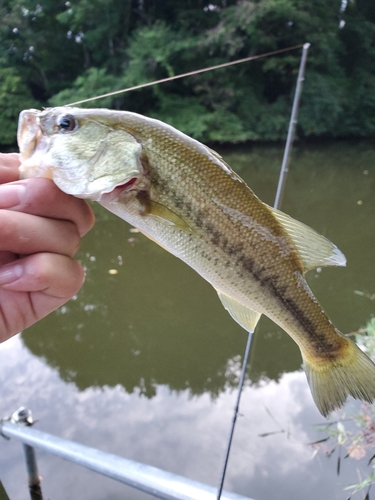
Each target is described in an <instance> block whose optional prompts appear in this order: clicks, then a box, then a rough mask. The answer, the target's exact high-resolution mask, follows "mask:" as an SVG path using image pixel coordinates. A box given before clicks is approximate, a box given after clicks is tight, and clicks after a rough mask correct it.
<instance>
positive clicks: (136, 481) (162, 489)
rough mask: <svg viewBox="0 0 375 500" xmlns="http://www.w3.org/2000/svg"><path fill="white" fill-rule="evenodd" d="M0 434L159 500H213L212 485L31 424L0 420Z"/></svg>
mask: <svg viewBox="0 0 375 500" xmlns="http://www.w3.org/2000/svg"><path fill="white" fill-rule="evenodd" d="M1 434H2V435H3V436H5V437H6V438H14V439H18V440H20V441H21V442H22V443H23V444H24V445H28V446H31V447H35V448H39V449H40V450H44V451H47V452H49V453H52V454H54V455H57V456H59V457H61V458H64V459H66V460H69V461H71V462H74V463H76V464H78V465H81V466H83V467H86V468H87V469H90V470H92V471H95V472H98V473H100V474H103V475H105V476H107V477H110V478H112V479H115V480H116V481H120V482H121V483H124V484H127V485H129V486H132V487H133V488H136V489H138V490H140V491H144V492H145V493H149V494H150V495H153V496H155V497H157V498H161V499H163V500H214V499H215V498H216V489H215V488H214V487H212V486H209V485H207V484H203V483H200V482H198V481H193V480H191V479H188V478H185V477H183V476H178V475H176V474H172V473H171V472H167V471H164V470H161V469H158V468H156V467H152V466H150V465H145V464H142V463H139V462H135V461H133V460H128V459H125V458H122V457H119V456H117V455H113V454H110V453H105V452H103V451H100V450H97V449H95V448H91V447H89V446H85V445H82V444H79V443H76V442H74V441H68V440H66V439H62V438H59V437H57V436H53V435H52V434H47V433H46V432H41V431H39V430H36V429H34V428H32V427H25V426H22V425H19V424H17V423H13V422H11V421H3V423H2V426H1ZM221 498H222V499H223V500H251V499H250V498H248V497H244V496H241V495H237V494H236V493H230V492H224V491H223V494H222V496H221Z"/></svg>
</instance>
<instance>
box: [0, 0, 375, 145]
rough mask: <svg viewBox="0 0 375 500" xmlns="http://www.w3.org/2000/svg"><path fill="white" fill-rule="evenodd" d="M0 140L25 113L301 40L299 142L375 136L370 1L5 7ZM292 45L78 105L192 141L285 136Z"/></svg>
mask: <svg viewBox="0 0 375 500" xmlns="http://www.w3.org/2000/svg"><path fill="white" fill-rule="evenodd" d="M0 17H1V20H2V22H1V25H0V40H1V43H0V144H2V145H11V144H13V143H14V142H15V131H16V126H17V118H18V113H19V112H20V111H21V110H22V109H25V108H29V107H37V108H41V107H43V106H51V105H53V106H54V105H58V104H66V103H69V102H74V101H78V100H80V99H83V98H87V97H92V96H94V95H98V94H102V93H105V92H110V91H113V90H117V89H122V88H124V87H129V86H132V85H136V84H140V83H144V82H148V81H153V80H157V79H161V78H165V77H168V76H173V75H177V74H180V73H184V72H188V71H192V70H195V69H199V68H204V67H207V66H212V65H215V64H220V63H224V62H228V61H234V60H236V59H239V58H245V57H248V56H251V55H256V54H262V53H266V52H270V51H274V50H278V49H283V48H287V47H292V46H295V45H299V44H303V43H305V42H310V43H311V48H310V50H309V56H308V63H307V72H306V80H305V84H304V89H303V96H302V105H301V110H300V118H299V126H298V136H299V137H322V136H323V137H370V136H373V135H374V134H375V78H374V74H375V3H374V2H373V0H314V2H311V1H310V0H254V1H251V0H239V1H235V0H216V1H215V0H212V1H211V2H210V1H208V0H183V1H179V2H176V1H174V0H70V1H65V2H61V1H59V2H56V1H55V0H44V1H43V2H40V3H39V2H38V0H4V1H3V2H1V4H0ZM300 50H301V49H298V50H297V49H296V50H293V51H290V52H285V53H281V54H278V55H275V56H272V57H267V58H262V59H259V60H256V61H251V62H247V63H244V64H241V65H238V66H233V67H229V68H225V69H219V70H215V71H212V72H208V73H204V74H201V75H196V76H191V77H188V78H185V79H182V80H176V81H174V82H169V83H164V84H161V85H156V86H153V87H150V88H147V89H144V90H140V91H133V92H131V93H129V94H122V95H119V96H115V97H112V98H106V99H102V100H100V101H94V102H92V103H89V104H87V106H89V107H95V106H100V107H113V108H116V109H127V110H131V111H136V112H140V113H144V114H147V115H148V116H154V117H158V118H160V119H162V120H164V121H167V122H169V123H170V124H172V125H174V126H176V127H177V128H180V129H181V130H183V131H184V132H186V133H188V134H189V135H192V136H193V137H195V138H197V139H199V140H202V141H206V142H207V141H209V142H212V141H220V142H226V143H237V142H241V141H249V140H250V141H276V140H283V139H285V136H286V131H287V125H288V120H289V115H290V110H291V103H292V97H293V91H294V86H295V81H296V76H297V71H298V66H299V60H300V54H301V51H300Z"/></svg>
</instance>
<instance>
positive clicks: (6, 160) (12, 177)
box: [0, 153, 20, 184]
mask: <svg viewBox="0 0 375 500" xmlns="http://www.w3.org/2000/svg"><path fill="white" fill-rule="evenodd" d="M19 166H20V160H19V154H18V153H0V184H5V183H6V182H14V181H18V179H19V172H18V167H19Z"/></svg>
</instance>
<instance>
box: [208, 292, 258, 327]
mask: <svg viewBox="0 0 375 500" xmlns="http://www.w3.org/2000/svg"><path fill="white" fill-rule="evenodd" d="M216 291H217V294H218V295H219V299H220V300H221V302H222V304H223V306H224V308H225V309H226V310H227V311H228V312H229V314H230V315H231V316H232V318H233V319H234V321H237V323H238V324H239V325H241V326H242V328H244V329H245V330H246V331H248V332H253V331H254V330H255V327H256V326H257V323H258V321H259V318H260V317H261V313H258V312H257V311H254V310H253V309H250V308H249V307H247V306H244V305H243V304H241V303H240V302H238V301H237V300H235V299H233V298H232V297H231V296H230V295H227V294H226V293H223V292H220V291H219V290H216Z"/></svg>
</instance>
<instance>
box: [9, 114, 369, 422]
mask: <svg viewBox="0 0 375 500" xmlns="http://www.w3.org/2000/svg"><path fill="white" fill-rule="evenodd" d="M18 141H19V146H20V151H21V162H22V165H21V168H20V170H21V174H22V176H23V177H32V176H47V177H52V179H53V180H54V182H55V183H56V185H57V186H58V187H60V188H61V189H62V190H63V191H65V192H67V193H69V194H72V195H75V196H79V197H82V198H91V199H93V200H96V201H98V202H99V203H100V204H101V205H103V206H104V207H106V208H107V209H108V210H110V211H111V212H113V213H115V214H116V215H118V216H119V217H121V218H123V219H124V220H126V221H127V222H129V223H130V224H132V225H134V226H135V227H137V228H138V229H139V230H140V231H141V232H143V233H144V234H145V235H146V236H148V237H149V238H150V239H152V240H153V241H155V242H156V243H158V244H159V245H161V246H162V247H163V248H165V249H166V250H167V251H169V252H171V253H172V254H173V255H175V256H177V257H178V258H180V259H181V260H182V261H184V262H185V263H187V264H188V265H189V266H191V267H192V268H193V269H195V270H196V271H197V272H198V273H199V274H200V275H201V276H202V277H203V278H204V279H206V280H207V281H208V282H209V283H211V285H212V286H213V287H214V288H215V289H216V291H217V293H218V295H219V298H220V300H221V301H222V303H223V306H224V307H225V309H227V311H228V312H229V313H230V314H231V316H232V317H233V319H234V320H235V321H237V322H238V323H239V324H240V325H241V326H242V327H243V328H245V329H246V330H251V331H252V330H253V329H254V328H255V326H256V324H257V322H258V320H259V318H260V316H261V314H265V315H266V316H268V317H269V318H270V319H272V320H273V321H274V322H275V323H277V324H278V325H279V326H281V327H282V328H283V329H284V330H285V331H286V332H287V333H288V334H289V335H290V336H291V337H292V338H293V339H294V340H295V341H296V342H297V344H298V345H299V347H300V350H301V354H302V358H303V363H304V368H305V371H306V375H307V379H308V382H309V385H310V388H311V391H312V395H313V398H314V401H315V403H316V405H317V407H318V409H319V410H320V412H321V413H322V414H323V415H328V413H329V412H331V411H332V410H334V409H337V408H339V407H340V406H342V405H343V404H344V403H345V401H346V398H347V396H348V395H352V396H353V397H355V398H357V399H361V400H364V401H369V402H372V401H373V400H374V399H375V365H374V364H373V363H372V361H371V360H370V359H369V358H368V357H367V356H366V355H365V354H364V353H363V352H362V351H361V350H360V349H359V348H358V347H357V346H356V345H355V344H354V343H353V342H352V341H351V340H349V339H348V338H347V337H345V336H344V335H343V334H342V333H341V332H339V331H338V330H337V329H336V328H335V327H334V326H333V325H332V323H331V321H330V320H329V319H328V317H327V316H326V314H325V313H324V312H323V310H322V308H321V306H320V305H319V303H318V301H317V300H316V298H315V297H314V295H313V293H312V291H311V290H310V288H309V286H308V284H307V282H306V281H305V278H304V274H305V272H307V271H309V270H311V269H314V268H316V267H320V266H327V265H345V262H346V261H345V257H344V256H343V254H342V253H341V252H340V251H339V250H338V249H337V247H336V246H335V245H333V244H332V243H331V242H330V241H329V240H327V239H326V238H324V237H323V236H321V235H319V234H318V233H316V232H315V231H314V230H313V229H311V228H309V227H307V226H305V225H304V224H302V223H300V222H298V221H295V220H294V219H292V218H291V217H289V216H287V215H286V214H283V213H282V212H279V211H277V210H275V209H272V208H271V207H269V206H267V205H266V204H264V203H263V202H262V201H261V200H259V198H257V197H256V195H255V194H254V193H253V192H252V191H251V189H250V188H249V187H248V186H247V185H246V184H245V183H244V181H243V180H242V179H241V178H240V177H239V176H238V175H237V174H235V173H234V172H233V171H232V169H231V168H230V167H229V165H227V164H226V163H225V162H224V161H223V159H222V158H221V157H220V156H219V155H218V154H217V153H216V152H214V151H212V150H211V149H209V148H208V147H206V146H204V145H203V144H201V143H200V142H198V141H196V140H194V139H192V138H190V137H188V136H186V135H185V134H183V133H182V132H179V131H178V130H176V129H174V128H173V127H170V126H169V125H167V124H165V123H162V122H160V121H158V120H154V119H151V118H147V117H144V116H141V115H137V114H135V113H129V112H125V111H112V110H105V109H92V110H88V109H79V108H67V107H60V108H51V109H47V110H44V111H37V110H26V111H23V112H22V113H21V115H20V121H19V129H18ZM202 335H204V332H202Z"/></svg>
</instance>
